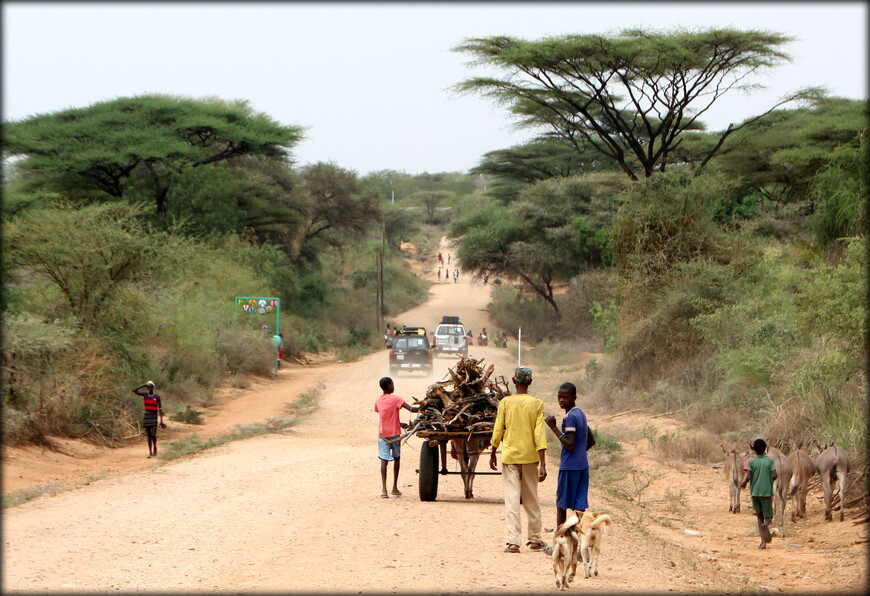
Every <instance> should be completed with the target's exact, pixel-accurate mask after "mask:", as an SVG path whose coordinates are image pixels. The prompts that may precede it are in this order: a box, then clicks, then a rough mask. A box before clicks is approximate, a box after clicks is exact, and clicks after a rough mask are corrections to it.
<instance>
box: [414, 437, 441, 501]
mask: <svg viewBox="0 0 870 596" xmlns="http://www.w3.org/2000/svg"><path fill="white" fill-rule="evenodd" d="M417 484H418V485H419V486H420V500H421V501H434V500H435V497H436V496H438V446H437V445H436V446H434V447H430V446H429V441H425V442H424V443H423V444H422V445H420V478H419V479H418V481H417Z"/></svg>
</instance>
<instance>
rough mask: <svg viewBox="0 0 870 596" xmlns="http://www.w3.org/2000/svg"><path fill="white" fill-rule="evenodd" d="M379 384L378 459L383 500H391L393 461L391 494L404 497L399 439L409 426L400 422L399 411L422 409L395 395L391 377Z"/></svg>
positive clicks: (377, 405) (377, 403)
mask: <svg viewBox="0 0 870 596" xmlns="http://www.w3.org/2000/svg"><path fill="white" fill-rule="evenodd" d="M379 384H380V386H381V391H383V392H384V394H383V395H381V396H380V397H379V398H378V399H377V400H376V401H375V412H377V413H378V415H379V416H380V421H379V423H378V458H380V460H381V489H382V490H381V498H382V499H389V498H390V497H389V496H388V495H387V464H388V463H389V462H391V461H392V462H393V490H392V491H391V492H390V494H392V495H393V496H396V497H400V496H402V493H401V492H399V486H398V482H399V457H400V449H399V445H400V442H399V441H398V437H399V435H401V434H402V429H403V428H406V427H407V426H408V425H407V424H405V423H404V422H400V421H399V410H401V409H402V408H404V409H406V410H408V411H410V412H417V411H419V410H420V408H419V406H412V405H410V404H408V403H407V402H406V401H405V400H404V398H402V397H399V396H398V395H393V391H395V387H394V386H393V379H391V378H390V377H384V378H382V379H381V380H380V383H379ZM390 439H393V440H394V442H392V443H387V441H388V440H390Z"/></svg>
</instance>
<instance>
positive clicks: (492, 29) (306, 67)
mask: <svg viewBox="0 0 870 596" xmlns="http://www.w3.org/2000/svg"><path fill="white" fill-rule="evenodd" d="M2 8H3V20H2V22H3V53H2V57H3V58H2V59H3V63H2V67H3V70H2V72H3V104H2V107H3V119H4V120H19V119H22V118H25V117H27V116H30V115H33V114H37V113H46V112H54V111H57V110H61V109H64V108H68V107H84V106H87V105H90V104H92V103H95V102H98V101H103V100H108V99H112V98H115V97H122V96H131V95H138V94H143V93H164V94H172V95H181V96H187V97H193V98H201V97H209V96H216V97H220V98H222V99H227V100H230V99H246V100H248V101H249V102H250V104H251V106H252V107H253V108H254V109H255V110H256V111H259V112H265V113H266V114H268V115H270V116H271V117H272V118H274V119H275V120H277V121H279V122H281V123H283V124H294V125H299V126H303V127H305V128H306V129H307V130H306V133H305V134H306V139H305V140H304V141H302V142H301V143H300V144H299V145H297V147H296V150H295V151H294V157H295V161H296V163H298V164H300V165H302V164H306V163H313V162H317V161H332V162H334V163H336V164H337V165H339V166H341V167H344V168H348V169H352V170H356V171H357V172H358V173H360V174H361V175H364V174H366V173H368V172H370V171H374V170H380V169H393V170H399V171H405V172H407V173H409V174H416V173H421V172H430V173H431V172H443V171H466V170H468V169H469V168H471V167H473V166H474V165H476V164H477V163H478V161H479V160H480V158H481V156H482V155H483V154H484V153H486V152H487V151H493V150H496V149H503V148H507V147H510V146H512V145H516V144H518V143H521V142H523V141H525V140H527V138H528V134H529V133H526V132H522V133H520V132H517V131H516V130H514V129H513V127H512V123H511V120H510V119H509V118H508V115H507V112H506V111H505V110H504V109H503V108H499V107H497V106H495V105H494V104H493V103H491V102H490V101H488V100H486V99H484V98H481V97H479V96H461V97H459V96H456V95H454V94H452V93H451V92H450V90H449V89H450V87H451V86H453V85H455V84H456V83H458V82H460V81H462V80H463V79H465V78H468V77H471V76H475V75H478V74H482V71H480V70H476V69H474V68H472V67H470V66H468V65H467V64H466V62H467V60H468V56H465V55H462V54H458V53H456V52H452V51H451V48H452V47H454V46H456V45H458V44H459V43H461V42H462V41H463V40H464V39H466V38H469V37H483V36H491V35H501V34H505V35H512V36H516V37H520V38H523V39H529V40H532V39H540V38H543V37H547V36H551V35H560V34H566V33H615V32H617V31H619V30H621V29H624V28H635V27H643V28H648V29H656V30H670V29H673V28H676V27H686V28H698V27H700V28H708V27H734V28H738V29H744V30H748V29H759V30H768V31H776V32H780V33H784V34H786V35H790V36H794V37H796V38H797V41H795V42H793V43H791V44H789V45H788V46H787V47H786V48H785V49H786V51H787V52H789V53H790V54H791V55H792V56H793V59H794V60H793V62H792V63H790V64H784V65H782V66H780V67H778V68H776V69H775V70H773V71H770V72H769V73H768V75H766V76H765V77H764V78H760V79H758V82H760V83H762V84H764V85H765V86H767V87H768V88H769V89H767V90H765V91H764V92H758V93H755V94H753V95H751V96H746V95H740V94H735V95H733V96H730V97H729V96H726V98H725V99H723V100H721V101H720V102H719V103H718V104H717V105H718V107H715V108H713V109H711V111H710V112H708V113H707V118H706V122H707V124H708V126H709V127H710V129H712V130H721V129H724V128H725V127H726V126H727V125H728V123H729V122H739V121H741V120H743V119H745V118H747V117H749V116H753V115H756V114H759V113H761V112H763V111H765V110H766V109H767V108H768V107H769V106H771V105H773V104H774V103H776V101H777V100H778V99H779V98H780V97H782V96H784V95H786V94H787V93H789V92H792V91H795V90H797V89H799V88H802V87H809V86H825V87H827V88H828V89H829V90H830V92H831V94H833V95H836V96H841V97H848V98H852V99H863V98H866V97H867V53H868V48H867V17H868V15H867V3H866V2H818V3H815V2H770V3H763V2H697V3H696V2H674V3H668V2H642V3H634V2H631V3H630V2H528V3H526V2H477V3H472V2H432V3H422V2H408V3H404V2H380V3H376V2H347V3H341V2H319V3H303V2H264V3H253V2H214V3H212V2H193V3H177V2H152V3H149V2H118V3H114V2H94V3H87V2H61V3H52V2H33V3H27V2H9V1H4V2H3V6H2Z"/></svg>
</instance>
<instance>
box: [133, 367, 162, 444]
mask: <svg viewBox="0 0 870 596" xmlns="http://www.w3.org/2000/svg"><path fill="white" fill-rule="evenodd" d="M143 389H144V391H143ZM133 393H135V394H136V395H138V396H140V397H142V400H143V402H144V404H145V416H144V418H143V419H142V427H143V428H144V429H145V434H146V435H147V436H148V457H157V425H158V420H157V419H158V416H159V418H160V422H159V425H160V428H166V425H165V424H163V401H162V400H161V399H160V396H159V395H157V394H156V393H154V382H153V381H148V382H147V383H145V384H144V385H139V386H138V387H136V388H135V389H134V390H133Z"/></svg>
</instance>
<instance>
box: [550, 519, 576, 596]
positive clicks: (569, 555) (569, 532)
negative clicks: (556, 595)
mask: <svg viewBox="0 0 870 596" xmlns="http://www.w3.org/2000/svg"><path fill="white" fill-rule="evenodd" d="M565 514H566V518H565V523H563V524H562V525H560V526H559V527H558V529H557V530H556V533H555V535H554V536H553V573H554V574H555V575H556V586H557V587H558V588H559V589H560V590H564V589H566V588H567V587H568V584H569V583H570V582H571V581H573V580H574V575H575V573H576V572H577V551H578V549H579V547H580V540H579V538H578V536H577V524H579V523H580V517H579V516H578V515H577V513H576V512H575V511H572V510H570V509H566V510H565Z"/></svg>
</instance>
